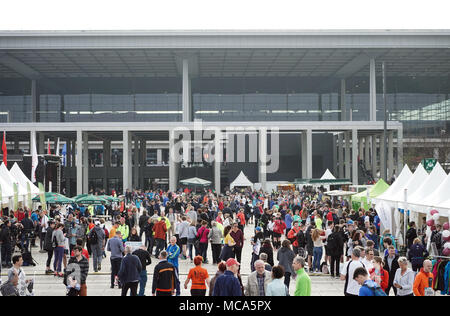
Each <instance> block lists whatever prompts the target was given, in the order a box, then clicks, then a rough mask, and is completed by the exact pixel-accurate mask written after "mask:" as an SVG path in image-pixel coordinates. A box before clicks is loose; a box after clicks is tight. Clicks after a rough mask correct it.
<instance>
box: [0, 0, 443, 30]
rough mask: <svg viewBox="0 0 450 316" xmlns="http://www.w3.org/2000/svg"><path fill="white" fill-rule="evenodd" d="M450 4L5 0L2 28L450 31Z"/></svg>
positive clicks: (0, 7) (438, 0)
mask: <svg viewBox="0 0 450 316" xmlns="http://www.w3.org/2000/svg"><path fill="white" fill-rule="evenodd" d="M449 9H450V0H426V1H425V0H421V1H418V0H334V1H333V0H306V1H305V0H297V1H292V0H272V1H268V0H222V1H215V0H209V1H207V0H183V1H180V0H159V1H153V0H147V1H145V0H141V1H138V0H121V1H116V0H28V1H25V0H10V1H8V0H3V1H0V30H119V29H123V30H136V29H141V30H143V29H145V30H155V29H160V30H161V29H166V30H171V29H172V30H173V29H450V22H449V21H450V15H449V13H450V10H449Z"/></svg>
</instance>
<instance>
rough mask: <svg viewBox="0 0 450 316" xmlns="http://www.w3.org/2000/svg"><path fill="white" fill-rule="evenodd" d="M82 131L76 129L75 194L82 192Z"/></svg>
mask: <svg viewBox="0 0 450 316" xmlns="http://www.w3.org/2000/svg"><path fill="white" fill-rule="evenodd" d="M82 153H83V132H82V131H81V130H78V131H77V141H76V152H75V161H76V162H75V165H76V168H77V195H80V194H83V155H82Z"/></svg>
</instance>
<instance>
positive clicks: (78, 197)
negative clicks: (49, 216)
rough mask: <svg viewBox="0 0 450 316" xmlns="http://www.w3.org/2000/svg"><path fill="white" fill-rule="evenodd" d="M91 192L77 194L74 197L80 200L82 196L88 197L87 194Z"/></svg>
mask: <svg viewBox="0 0 450 316" xmlns="http://www.w3.org/2000/svg"><path fill="white" fill-rule="evenodd" d="M88 195H89V194H86V193H85V194H78V195H76V196H74V197H73V198H72V199H74V200H78V199H81V198H84V197H86V196H88Z"/></svg>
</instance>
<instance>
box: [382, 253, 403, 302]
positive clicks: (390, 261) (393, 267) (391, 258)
mask: <svg viewBox="0 0 450 316" xmlns="http://www.w3.org/2000/svg"><path fill="white" fill-rule="evenodd" d="M398 258H399V257H398V255H396V254H395V247H394V246H389V247H388V254H387V255H386V256H385V257H384V268H385V270H386V271H387V272H388V273H389V284H388V287H387V288H386V291H385V292H386V295H388V296H389V292H390V291H391V287H392V288H393V289H394V294H395V296H397V288H395V287H394V286H393V284H394V278H395V272H397V269H399V268H400V266H399V264H398Z"/></svg>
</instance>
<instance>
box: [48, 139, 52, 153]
mask: <svg viewBox="0 0 450 316" xmlns="http://www.w3.org/2000/svg"><path fill="white" fill-rule="evenodd" d="M47 143H48V148H47V155H51V154H52V153H51V152H50V138H49V139H48V142H47Z"/></svg>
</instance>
